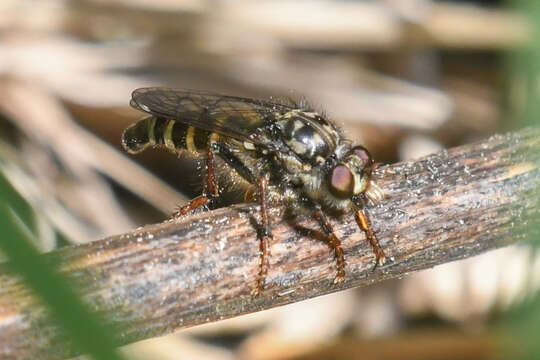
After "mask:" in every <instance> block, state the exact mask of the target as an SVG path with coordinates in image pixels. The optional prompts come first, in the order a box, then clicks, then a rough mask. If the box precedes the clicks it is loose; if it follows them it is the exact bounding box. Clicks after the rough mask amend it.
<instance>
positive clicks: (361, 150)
mask: <svg viewBox="0 0 540 360" xmlns="http://www.w3.org/2000/svg"><path fill="white" fill-rule="evenodd" d="M351 152H352V153H353V154H354V155H355V156H356V157H358V158H359V159H360V160H361V161H362V164H364V166H368V165H371V164H372V163H373V159H372V158H371V154H370V153H369V151H367V149H366V148H365V147H363V146H355V147H353V148H352V150H351Z"/></svg>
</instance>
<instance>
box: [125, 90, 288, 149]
mask: <svg viewBox="0 0 540 360" xmlns="http://www.w3.org/2000/svg"><path fill="white" fill-rule="evenodd" d="M130 105H131V106H132V107H134V108H136V109H139V110H141V111H144V112H147V113H149V114H152V115H154V116H158V117H163V118H166V119H172V120H176V121H179V122H183V123H185V124H188V125H192V126H194V127H197V128H200V129H204V130H208V131H211V132H216V133H219V134H222V135H225V136H229V137H233V138H237V139H241V140H248V141H251V142H254V143H257V144H263V143H265V142H266V141H265V139H264V138H263V136H262V133H263V132H262V129H263V128H264V126H265V125H268V123H270V122H272V121H274V120H275V118H276V116H278V115H281V114H284V113H286V112H288V111H291V110H292V108H290V107H288V106H286V105H281V104H275V103H270V102H265V101H262V100H256V99H248V98H241V97H234V96H223V95H217V94H213V93H207V92H201V91H193V90H177V89H168V88H162V87H152V88H140V89H137V90H135V91H133V94H132V95H131V102H130Z"/></svg>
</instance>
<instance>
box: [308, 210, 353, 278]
mask: <svg viewBox="0 0 540 360" xmlns="http://www.w3.org/2000/svg"><path fill="white" fill-rule="evenodd" d="M315 217H316V218H317V220H318V221H319V223H320V224H321V227H322V229H323V231H324V233H325V234H326V237H327V239H328V245H329V246H330V248H331V249H332V250H334V255H335V257H336V265H337V274H336V277H335V279H334V283H338V282H341V281H343V279H344V278H345V264H346V263H345V258H344V257H343V248H342V247H341V241H340V240H339V239H338V237H337V236H336V234H335V233H334V229H333V228H332V224H330V222H329V221H328V218H327V217H326V215H325V214H324V213H323V211H322V210H321V208H320V207H317V210H316V211H315Z"/></svg>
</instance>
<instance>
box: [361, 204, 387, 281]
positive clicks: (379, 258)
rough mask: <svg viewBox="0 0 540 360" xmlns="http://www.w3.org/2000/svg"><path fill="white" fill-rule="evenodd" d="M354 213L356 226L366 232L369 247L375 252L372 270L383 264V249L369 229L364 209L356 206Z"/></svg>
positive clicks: (384, 259) (369, 225) (384, 258)
mask: <svg viewBox="0 0 540 360" xmlns="http://www.w3.org/2000/svg"><path fill="white" fill-rule="evenodd" d="M362 201H365V200H364V199H362ZM355 215H356V223H357V224H358V227H359V228H360V229H361V230H362V231H364V233H365V234H366V238H367V240H368V241H369V243H370V244H371V247H372V248H373V253H374V254H375V267H374V270H375V268H377V266H379V265H381V266H382V265H384V263H385V261H386V255H385V254H384V251H383V249H382V247H381V245H380V244H379V240H377V238H376V237H375V234H374V233H373V231H371V224H370V222H369V219H368V217H367V216H366V214H365V213H364V211H363V210H362V209H360V208H357V209H356V214H355Z"/></svg>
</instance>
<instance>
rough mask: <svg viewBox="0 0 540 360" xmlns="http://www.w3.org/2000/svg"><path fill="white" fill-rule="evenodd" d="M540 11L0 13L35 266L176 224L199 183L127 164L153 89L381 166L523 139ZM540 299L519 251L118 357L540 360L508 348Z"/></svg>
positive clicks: (49, 7) (2, 123)
mask: <svg viewBox="0 0 540 360" xmlns="http://www.w3.org/2000/svg"><path fill="white" fill-rule="evenodd" d="M534 3H535V2H534V1H530V2H527V1H524V2H523V4H520V3H517V2H514V3H508V2H503V1H497V0H482V1H480V0H477V1H473V0H470V1H466V0H462V1H444V2H442V1H434V0H371V1H367V0H366V1H360V0H358V1H345V0H341V1H330V0H327V1H325V0H319V1H292V0H289V1H204V0H131V1H128V0H111V1H102V0H78V1H62V0H47V1H35V0H2V2H1V3H0V180H1V181H0V183H1V184H5V187H4V188H3V190H2V191H3V195H4V196H5V198H6V199H7V198H17V199H18V200H17V201H18V202H19V203H21V204H23V205H21V208H22V209H23V210H22V214H20V217H21V219H23V221H24V223H25V226H26V227H27V230H29V232H30V233H31V234H32V240H33V242H34V244H35V245H36V246H37V247H38V248H39V249H40V251H43V252H47V251H51V250H53V249H55V248H58V247H61V246H65V245H68V244H75V243H83V242H87V241H91V240H96V239H99V238H103V237H105V236H108V235H112V234H118V233H122V232H125V231H128V230H130V229H133V228H135V227H137V226H140V225H144V224H148V223H152V222H158V221H162V220H165V219H167V218H168V216H169V215H170V214H171V213H172V212H173V211H174V209H175V207H176V206H177V205H178V204H182V203H183V202H185V201H186V200H187V199H189V198H191V197H192V196H193V195H195V194H196V193H197V188H198V187H197V186H194V184H197V183H198V182H199V181H200V177H199V176H198V172H197V164H193V163H190V162H188V161H186V160H185V159H178V158H176V157H175V156H172V155H171V154H169V153H166V152H164V151H146V152H145V153H143V154H140V155H137V156H128V155H126V154H125V153H123V151H122V149H121V146H120V136H121V133H122V131H123V129H124V128H125V127H126V126H127V125H128V124H130V123H132V122H134V121H136V120H137V119H139V118H141V116H142V114H141V113H139V112H137V111H135V110H133V109H131V108H129V106H128V103H129V99H130V94H131V91H132V90H134V89H136V88H139V87H145V86H168V87H174V88H186V89H199V90H208V91H212V92H217V93H223V94H229V95H237V96H245V97H254V98H261V99H267V100H269V99H271V97H274V98H276V97H277V98H280V97H285V98H293V99H306V100H307V101H308V102H310V103H312V104H313V105H314V107H315V108H316V109H321V110H324V111H325V112H326V113H327V114H328V116H329V118H331V119H332V120H333V121H335V122H336V123H337V124H338V125H339V126H341V127H342V128H343V129H344V131H345V133H346V134H347V136H348V137H349V138H351V139H352V140H354V141H355V142H358V143H360V144H363V145H365V146H366V147H367V148H368V149H370V151H371V152H372V154H373V155H374V157H375V159H376V160H377V161H379V162H383V163H384V162H387V163H392V162H396V161H401V160H406V159H414V158H418V157H421V156H424V155H427V154H429V153H432V152H435V151H439V150H441V149H443V148H447V147H452V146H457V145H460V144H464V143H467V142H471V141H475V140H479V139H482V138H486V137H488V136H489V135H490V134H493V133H495V132H505V131H509V130H511V129H517V128H522V127H524V126H526V125H527V124H528V123H530V119H532V118H534V115H535V114H536V113H537V112H536V111H537V110H536V102H537V101H536V100H535V96H538V95H537V94H538V93H539V92H538V89H537V87H538V86H540V83H539V82H538V81H537V79H538V77H537V76H538V71H537V67H536V65H535V64H537V62H536V59H537V57H535V56H537V55H538V53H539V51H538V49H537V46H538V45H536V44H535V41H534V39H537V38H538V37H536V34H537V33H538V31H537V25H536V23H535V19H536V17H535V14H540V12H537V8H538V6H537V5H535V4H534ZM519 5H523V6H525V7H527V8H526V9H525V11H523V9H521V11H520V9H519ZM524 13H526V14H528V15H532V16H530V17H529V18H528V19H527V18H526V17H525V16H524V15H523V14H524ZM186 174H189V175H186ZM8 184H9V185H8ZM8 191H9V193H8ZM1 197H2V195H0V198H1ZM2 201H4V200H2ZM3 255H4V256H3V257H4V258H9V254H3ZM539 285H540V261H539V260H538V259H537V258H536V256H535V254H534V252H533V250H532V248H531V247H530V246H515V247H508V248H504V249H501V250H497V251H493V252H490V253H488V254H485V255H482V256H478V257H475V258H473V259H469V260H465V261H460V262H456V263H451V264H447V265H443V266H439V267H437V268H435V269H432V270H428V271H424V272H420V273H417V274H414V275H411V276H408V277H406V278H404V279H401V280H396V281H390V282H385V283H382V284H378V285H376V286H372V287H369V288H362V289H355V290H351V291H346V292H340V293H337V294H333V295H328V296H324V297H321V298H317V299H313V300H310V301H305V302H301V303H297V304H293V305H290V306H285V307H281V308H277V309H274V310H270V311H265V312H262V313H259V314H253V315H248V316H243V317H240V318H236V319H233V320H228V321H222V322H219V323H215V324H209V325H204V326H200V327H196V328H193V329H189V330H185V331H179V332H177V333H175V334H172V335H169V336H166V337H163V338H158V339H151V340H147V341H143V342H140V343H136V344H132V345H129V346H125V347H123V348H122V350H121V351H122V352H123V353H124V354H125V356H126V358H130V359H216V360H219V359H255V360H257V359H261V360H262V359H268V360H271V359H359V358H362V359H395V358H400V359H493V358H506V357H511V358H515V356H517V355H516V352H515V351H517V349H519V352H518V353H519V355H520V356H523V357H524V358H526V357H529V358H531V359H535V358H540V357H539V356H540V352H539V353H534V352H530V351H529V349H528V348H526V347H523V346H521V345H516V342H517V340H518V338H519V339H525V338H526V337H527V334H529V335H531V334H537V332H536V331H538V330H540V329H539V326H538V325H535V322H533V323H530V321H531V320H532V319H536V318H535V317H530V316H527V315H526V314H528V313H527V312H525V311H527V310H528V311H534V309H536V308H535V307H534V304H535V293H536V290H537V288H538V286H539ZM0 286H1V285H0ZM523 304H527V306H526V307H527V309H526V310H523V309H524V308H523V307H519V305H523ZM509 309H512V310H511V312H510V313H508V310H509ZM531 309H532V310H531ZM524 314H525V315H524ZM522 318H523V319H525V320H524V321H521V322H520V321H514V320H515V319H522ZM527 319H528V320H529V322H527ZM539 320H540V319H539ZM509 323H512V324H513V325H512V326H514V327H512V328H510V327H508V326H507V325H508V324H509ZM531 324H532V325H531ZM531 326H532V327H531ZM516 329H517V330H516ZM516 331H523V333H518V332H516ZM518 334H523V336H522V335H518ZM532 342H533V343H534V342H535V341H532ZM536 346H538V345H536ZM531 351H533V350H531ZM505 354H506V355H505ZM507 354H512V356H507Z"/></svg>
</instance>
